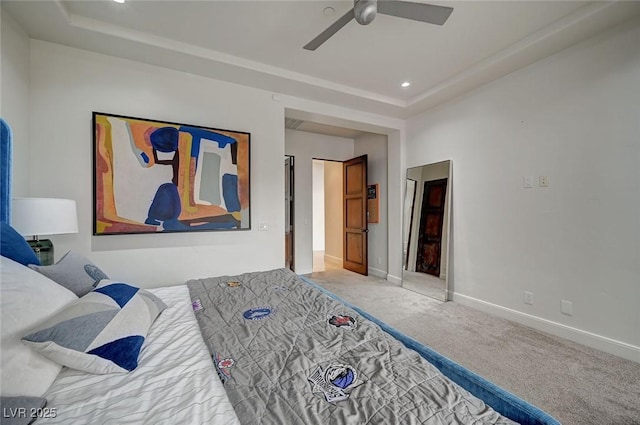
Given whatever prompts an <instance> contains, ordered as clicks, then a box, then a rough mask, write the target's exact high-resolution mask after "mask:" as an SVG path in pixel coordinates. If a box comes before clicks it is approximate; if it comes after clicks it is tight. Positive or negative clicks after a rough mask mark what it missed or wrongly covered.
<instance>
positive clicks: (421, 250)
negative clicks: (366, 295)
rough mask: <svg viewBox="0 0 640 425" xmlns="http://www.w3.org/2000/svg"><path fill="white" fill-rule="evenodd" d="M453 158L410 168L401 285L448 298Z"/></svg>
mask: <svg viewBox="0 0 640 425" xmlns="http://www.w3.org/2000/svg"><path fill="white" fill-rule="evenodd" d="M451 168H452V167H451V161H443V162H438V163H434V164H427V165H422V166H419V167H413V168H409V169H407V178H406V186H405V197H404V216H403V237H402V253H403V257H402V260H403V271H402V286H403V287H404V288H406V289H409V290H411V291H415V292H419V293H421V294H424V295H428V296H430V297H433V298H436V299H438V300H440V301H446V300H447V298H448V295H447V294H448V292H447V291H448V279H447V277H448V273H447V268H448V266H449V234H450V228H451V227H450V223H451V220H450V219H451V207H450V205H451V201H450V194H451Z"/></svg>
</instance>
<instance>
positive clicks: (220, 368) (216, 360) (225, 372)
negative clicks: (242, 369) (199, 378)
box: [211, 353, 236, 385]
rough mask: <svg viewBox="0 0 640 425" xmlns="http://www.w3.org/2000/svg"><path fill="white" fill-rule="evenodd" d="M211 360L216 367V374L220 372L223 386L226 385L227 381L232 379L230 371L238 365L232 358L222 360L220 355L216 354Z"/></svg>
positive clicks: (219, 375)
mask: <svg viewBox="0 0 640 425" xmlns="http://www.w3.org/2000/svg"><path fill="white" fill-rule="evenodd" d="M211 358H212V359H213V364H214V365H215V367H216V372H218V377H219V378H220V380H221V381H222V385H224V384H226V383H227V381H228V380H229V379H231V371H230V370H229V369H231V368H232V367H233V366H234V365H235V364H236V362H235V360H233V359H232V358H222V356H221V355H220V354H218V353H214V354H213V356H211Z"/></svg>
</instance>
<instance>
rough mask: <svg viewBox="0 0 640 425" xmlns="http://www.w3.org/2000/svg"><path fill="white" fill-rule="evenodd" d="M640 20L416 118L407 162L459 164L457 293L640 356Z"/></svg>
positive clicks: (577, 337) (465, 299)
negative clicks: (543, 180)
mask: <svg viewBox="0 0 640 425" xmlns="http://www.w3.org/2000/svg"><path fill="white" fill-rule="evenodd" d="M637 22H638V21H636V22H635V24H634V26H629V25H627V26H625V27H620V28H618V29H616V30H615V31H611V32H609V33H607V34H604V35H602V36H599V37H598V38H595V39H592V40H588V41H586V42H584V43H581V44H579V45H577V46H574V47H572V48H569V49H567V50H565V51H562V52H560V53H558V54H556V55H554V56H552V57H550V58H547V59H546V60H543V61H540V62H538V63H535V64H533V65H531V66H528V67H526V68H524V69H522V70H520V71H518V72H515V73H513V74H510V75H508V76H506V77H504V78H502V79H500V80H498V81H496V82H494V83H492V84H489V85H487V86H484V87H483V88H480V89H478V90H476V91H475V92H473V93H471V94H469V95H467V96H464V97H463V98H460V99H459V100H457V101H454V102H451V103H449V104H447V105H445V106H442V107H440V108H438V109H435V110H432V111H429V112H427V113H425V114H423V115H421V116H417V117H414V118H412V119H411V120H410V121H409V122H408V123H407V144H406V156H405V158H406V163H407V166H408V167H412V166H415V165H420V164H423V163H431V162H437V161H441V160H444V159H452V160H453V165H454V173H453V203H452V208H453V209H452V214H453V230H452V233H453V235H452V236H453V239H452V245H453V258H452V261H453V274H452V275H450V278H452V285H453V289H454V291H455V294H454V299H455V300H457V301H461V302H465V303H469V304H472V305H475V306H477V307H481V308H484V309H487V310H490V311H493V312H495V313H498V314H501V315H505V316H507V317H510V318H512V319H515V320H519V321H521V322H525V323H527V324H530V325H533V326H535V327H538V328H541V329H546V330H549V331H551V332H554V333H556V334H560V335H563V336H565V337H569V338H572V339H575V340H577V341H580V342H584V343H587V344H590V345H593V346H597V347H600V348H602V349H605V350H607V351H610V352H615V353H617V354H620V355H622V356H625V357H628V358H634V359H635V360H637V361H640V348H639V347H640V332H639V331H638V330H639V329H640V309H639V308H638V301H639V300H640V284H639V282H640V125H639V122H640V113H639V111H640V109H639V105H640V43H638V40H640V27H639V26H638V24H637ZM528 175H530V176H536V177H535V187H534V188H531V189H524V188H523V181H522V179H523V176H528ZM540 175H546V176H548V177H549V187H547V188H543V187H538V184H537V176H540ZM523 291H531V292H533V294H534V303H533V305H525V304H524V303H523ZM561 300H568V301H572V302H573V315H572V316H568V315H564V314H562V313H561V312H560V305H561Z"/></svg>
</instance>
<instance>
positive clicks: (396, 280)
mask: <svg viewBox="0 0 640 425" xmlns="http://www.w3.org/2000/svg"><path fill="white" fill-rule="evenodd" d="M387 280H388V281H389V282H391V283H395V284H396V285H401V284H402V278H401V277H398V276H394V275H392V274H388V275H387Z"/></svg>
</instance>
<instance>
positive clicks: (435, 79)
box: [2, 0, 640, 118]
mask: <svg viewBox="0 0 640 425" xmlns="http://www.w3.org/2000/svg"><path fill="white" fill-rule="evenodd" d="M420 1H421V2H424V0H420ZM430 3H432V4H439V5H447V6H451V7H453V8H454V11H453V13H452V14H451V17H450V18H449V20H448V21H447V22H446V23H445V24H444V25H443V26H437V25H431V24H426V23H422V22H415V21H411V20H407V19H401V18H396V17H390V16H385V15H378V16H377V17H376V19H375V20H374V22H373V23H372V24H370V25H368V26H361V25H359V24H357V23H356V22H355V21H352V22H350V23H349V24H347V25H346V26H345V27H344V28H342V29H341V30H340V31H339V32H338V33H337V34H335V35H334V36H333V37H332V38H331V39H329V41H327V42H326V43H325V44H324V45H322V46H320V48H319V49H318V50H316V51H315V52H311V51H307V50H303V49H302V46H303V45H305V44H306V43H307V42H309V41H310V40H311V39H313V38H314V37H315V36H316V35H318V34H319V33H320V32H322V31H323V30H324V29H325V28H326V27H327V26H329V25H330V24H331V23H332V22H333V21H334V20H336V19H338V18H339V17H340V16H342V14H344V13H345V12H346V11H348V10H349V9H350V8H351V7H352V3H351V2H350V1H316V0H299V1H272V0H263V1H238V0H236V1H220V0H217V1H186V0H173V1H169V0H167V1H149V0H127V1H126V3H124V4H118V3H115V2H113V1H111V0H100V1H59V0H50V1H11V0H2V11H3V13H8V14H9V15H11V16H12V17H13V18H14V19H15V20H16V21H18V23H19V24H20V25H21V26H22V27H23V28H24V29H25V31H26V32H27V33H28V34H29V36H30V37H32V38H35V39H40V40H45V41H51V42H55V43H60V44H64V45H69V46H73V47H77V48H81V49H87V50H91V51H95V52H99V53H105V54H109V55H114V56H120V57H123V58H128V59H133V60H138V61H142V62H146V63H150V64H155V65H160V66H164V67H167V68H173V69H178V70H182V71H186V72H190V73H193V74H199V75H204V76H209V77H213V78H216V79H219V80H225V81H230V82H235V83H239V84H244V85H247V86H252V87H257V88H262V89H265V90H269V91H273V92H275V93H281V94H286V95H293V96H299V97H304V98H308V99H313V100H318V101H321V102H326V103H331V104H337V105H342V106H345V107H350V108H355V109H359V110H362V111H366V112H372V113H378V114H383V115H387V116H391V117H397V118H406V117H409V116H411V115H413V114H416V113H419V112H421V111H423V110H426V109H427V108H429V107H432V106H434V105H437V104H438V103H441V102H443V101H446V100H449V99H451V98H453V97H455V96H458V95H460V94H462V93H464V92H466V91H468V90H471V89H473V88H476V87H478V86H480V85H482V84H484V83H486V82H488V81H492V80H494V79H496V78H499V77H501V76H503V75H505V74H507V73H509V72H512V71H514V70H516V69H518V68H520V67H522V66H525V65H527V64H529V63H532V62H534V61H536V60H538V59H540V58H543V57H546V56H548V55H550V54H553V53H555V52H557V51H560V50H562V49H564V48H566V47H568V46H570V45H572V44H574V43H576V42H578V41H580V40H583V39H585V38H587V37H589V36H592V35H595V34H597V33H599V32H601V31H603V30H604V29H606V28H609V27H611V26H614V25H616V24H619V23H621V22H623V21H624V20H627V19H631V18H633V17H635V16H640V2H638V1H631V2H629V1H621V2H588V1H524V0H523V1H517V0H512V1H433V2H430ZM327 6H331V7H333V8H334V9H335V13H334V14H333V15H332V16H326V15H325V14H323V9H324V8H325V7H327ZM405 80H408V81H410V82H411V86H410V87H409V88H406V89H403V88H401V87H400V83H402V82H403V81H405Z"/></svg>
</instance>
